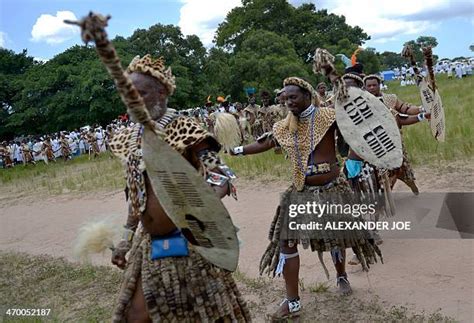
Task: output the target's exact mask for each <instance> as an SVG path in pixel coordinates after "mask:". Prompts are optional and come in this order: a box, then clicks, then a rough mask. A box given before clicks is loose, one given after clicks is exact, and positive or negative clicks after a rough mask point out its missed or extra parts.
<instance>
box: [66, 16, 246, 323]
mask: <svg viewBox="0 0 474 323" xmlns="http://www.w3.org/2000/svg"><path fill="white" fill-rule="evenodd" d="M109 19H110V16H103V15H100V14H95V13H93V12H90V13H89V15H88V16H86V17H84V18H83V19H81V20H79V21H68V20H67V21H65V22H66V23H68V24H72V25H77V26H79V27H80V28H81V38H82V40H83V41H84V42H86V43H87V42H89V41H94V43H95V45H96V51H97V53H98V54H99V57H100V59H101V60H102V62H103V63H104V65H105V66H106V68H107V70H108V72H109V74H110V75H111V76H112V77H113V79H114V82H115V85H116V87H117V90H118V92H119V94H120V96H121V98H122V100H123V101H124V103H125V104H126V106H127V110H128V112H129V113H130V115H131V116H133V119H134V121H135V122H136V124H135V125H134V126H133V127H131V128H126V129H124V130H123V131H121V132H119V133H117V134H116V135H115V136H114V137H113V139H112V141H111V142H110V149H111V151H112V153H114V154H115V155H116V156H117V157H118V158H119V159H120V160H121V161H122V163H123V165H124V166H125V174H126V193H127V198H128V213H129V214H128V219H127V224H126V230H125V232H124V237H123V240H122V241H121V242H120V243H119V244H118V245H117V246H116V248H114V250H113V254H112V263H114V264H116V265H117V266H119V267H121V268H125V273H124V280H123V282H122V285H121V288H120V292H119V298H118V306H117V308H116V309H115V311H114V314H113V321H114V322H123V321H133V322H150V321H153V322H161V321H166V322H197V321H199V322H203V321H204V322H208V321H226V322H227V321H232V322H246V321H250V315H249V312H248V310H247V306H246V304H245V301H244V300H243V299H242V296H241V294H240V292H239V290H238V289H237V286H236V284H235V282H234V280H233V278H232V275H231V272H230V271H227V270H224V269H222V268H220V267H217V266H214V265H212V264H211V263H210V262H208V261H206V260H205V259H204V258H203V257H202V256H201V255H200V254H199V253H198V252H197V251H196V249H195V248H194V247H193V246H192V245H190V244H188V242H187V240H186V239H185V238H184V237H183V234H182V233H181V232H180V230H178V228H177V227H176V226H175V224H174V223H173V222H172V220H171V219H170V218H169V217H168V215H167V214H166V212H165V211H164V209H163V207H162V205H161V203H160V201H159V200H158V198H157V196H156V195H155V193H154V191H153V188H152V186H151V183H150V178H149V177H148V175H147V171H146V167H145V166H146V165H145V162H144V158H143V151H142V148H141V145H142V137H143V132H144V129H145V127H146V128H148V129H149V130H150V131H152V132H155V133H157V134H158V133H159V134H160V136H161V135H162V136H164V138H163V140H164V141H165V142H166V143H167V144H169V145H170V146H171V147H172V148H173V149H175V150H176V151H177V152H178V153H180V154H181V155H182V156H183V157H184V158H185V159H186V160H187V161H188V162H189V163H190V164H191V165H192V166H194V167H195V168H196V169H197V170H198V171H200V172H202V174H206V175H207V178H206V181H207V182H210V183H214V184H216V185H215V186H214V190H215V192H216V193H217V195H218V196H220V197H223V196H225V195H226V194H228V192H229V191H230V190H231V189H232V184H231V182H230V178H229V177H226V176H224V175H223V174H227V172H225V171H224V170H225V169H226V168H223V167H221V161H220V159H219V158H218V156H217V152H218V151H219V148H220V145H219V144H218V143H217V141H216V140H215V139H214V138H213V137H212V136H211V135H210V134H209V133H207V132H206V131H205V130H204V129H202V128H201V127H200V126H199V125H198V124H196V123H195V121H194V120H192V119H190V118H186V117H182V116H179V115H177V114H176V112H175V111H167V101H168V97H169V96H170V95H172V94H173V92H174V90H175V78H174V76H173V75H172V73H171V69H170V68H165V66H164V62H163V60H162V59H157V60H153V59H152V58H151V57H150V55H145V56H144V57H142V58H140V57H138V56H137V57H135V58H134V59H133V60H132V62H131V63H130V65H129V66H128V69H127V71H126V72H124V71H123V69H122V65H121V62H120V59H119V58H118V56H117V53H116V51H115V48H114V47H113V44H112V43H111V42H110V40H109V39H108V36H107V33H106V31H105V27H106V26H107V24H108V20H109ZM156 158H160V156H156ZM229 176H230V175H229ZM216 177H217V178H218V179H219V181H216V180H214V179H215V178H216ZM213 180H214V181H213ZM183 193H184V192H183ZM184 194H186V193H184ZM209 212H212V210H209ZM127 253H129V256H128V259H126V258H125V255H126V254H127Z"/></svg>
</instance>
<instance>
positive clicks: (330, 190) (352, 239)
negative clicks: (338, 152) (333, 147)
mask: <svg viewBox="0 0 474 323" xmlns="http://www.w3.org/2000/svg"><path fill="white" fill-rule="evenodd" d="M295 191H296V190H295V189H294V187H293V186H291V187H290V188H288V189H287V190H286V191H285V193H283V194H282V196H281V201H283V200H285V199H286V198H287V197H288V194H294V192H295ZM303 192H311V193H313V199H312V201H314V202H316V203H318V204H325V203H327V202H329V203H335V202H337V203H354V202H355V201H356V199H355V196H354V195H353V192H352V190H351V188H350V186H349V184H348V182H347V180H346V179H345V176H344V175H343V174H341V175H340V176H339V177H338V178H336V179H335V180H333V181H332V182H330V183H329V184H326V185H324V186H307V185H305V186H304V189H303ZM322 193H324V194H322ZM327 194H330V196H331V200H329V199H328V198H327V197H328V195H327ZM336 200H337V201H336ZM281 205H282V202H280V205H279V206H278V207H277V210H276V213H275V216H274V218H273V221H272V223H271V225H270V232H269V234H268V239H269V240H270V243H269V245H268V247H267V249H266V250H265V252H264V254H263V256H262V258H261V260H260V275H262V274H264V273H266V274H268V275H272V276H273V277H275V275H276V273H277V267H278V263H279V258H280V244H281V243H282V242H284V243H285V244H287V245H290V246H291V245H297V244H301V245H302V246H303V248H304V249H307V248H311V251H317V252H318V256H319V260H320V262H321V264H322V266H323V269H324V271H325V273H326V275H327V276H329V272H328V270H327V268H326V266H325V265H324V262H323V260H322V253H323V252H324V251H337V250H342V249H345V248H353V250H354V253H355V254H356V255H357V257H358V258H359V259H360V260H361V264H362V267H363V269H364V270H368V268H369V264H370V263H374V262H377V255H378V257H379V259H380V260H381V261H382V262H383V259H382V253H381V251H380V249H379V248H378V246H377V245H376V244H375V243H374V241H373V239H372V237H371V235H370V233H369V232H368V231H365V230H353V231H350V232H346V233H347V234H345V235H344V238H342V237H341V238H339V237H338V236H337V235H336V234H335V232H333V231H330V230H319V231H314V232H313V233H312V234H311V237H306V238H305V237H301V236H300V238H299V239H296V240H284V239H282V238H281V236H280V234H281V232H282V226H283V223H286V222H287V221H286V220H285V219H284V217H288V214H286V213H285V212H284V211H283V208H282V207H281ZM323 217H324V215H323ZM347 220H348V221H354V218H353V217H352V215H347ZM358 221H363V220H362V219H359V220H358ZM339 236H340V235H339Z"/></svg>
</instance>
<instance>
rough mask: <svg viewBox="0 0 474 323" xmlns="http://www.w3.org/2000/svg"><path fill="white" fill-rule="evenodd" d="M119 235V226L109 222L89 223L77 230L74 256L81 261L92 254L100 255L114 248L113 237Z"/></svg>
mask: <svg viewBox="0 0 474 323" xmlns="http://www.w3.org/2000/svg"><path fill="white" fill-rule="evenodd" d="M119 234H120V226H119V225H116V224H114V223H113V222H112V221H111V220H102V221H98V222H90V223H87V224H85V225H83V226H82V227H81V228H80V229H79V235H78V237H77V240H76V243H75V244H74V255H75V256H76V257H77V258H79V259H81V260H88V259H89V256H90V255H91V254H93V253H102V252H104V251H106V250H107V249H110V248H113V247H114V243H113V240H114V237H116V236H117V235H119Z"/></svg>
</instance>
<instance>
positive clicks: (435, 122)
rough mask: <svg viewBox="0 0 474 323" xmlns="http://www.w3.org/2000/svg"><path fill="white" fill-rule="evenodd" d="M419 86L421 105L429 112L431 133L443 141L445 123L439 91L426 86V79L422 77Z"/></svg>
mask: <svg viewBox="0 0 474 323" xmlns="http://www.w3.org/2000/svg"><path fill="white" fill-rule="evenodd" d="M419 86H420V96H421V102H422V104H423V107H424V108H425V109H426V111H427V112H431V119H430V127H431V134H432V135H433V137H435V139H436V140H438V141H441V142H444V138H445V132H446V130H445V126H446V125H445V119H444V109H443V102H441V97H440V96H439V91H436V92H435V93H433V91H432V90H431V88H430V87H429V86H428V82H427V81H426V79H423V80H422V81H421V82H420V85H419Z"/></svg>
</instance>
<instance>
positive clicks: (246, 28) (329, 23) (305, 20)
mask: <svg viewBox="0 0 474 323" xmlns="http://www.w3.org/2000/svg"><path fill="white" fill-rule="evenodd" d="M255 30H267V31H270V32H274V33H276V34H278V35H282V36H286V37H287V38H288V39H289V40H290V41H291V42H292V43H293V46H294V48H295V50H296V52H297V54H298V55H299V56H300V58H302V59H303V60H304V61H305V62H309V61H310V60H311V58H312V54H313V52H314V50H315V49H316V48H317V47H324V48H327V47H328V46H334V45H337V44H338V43H339V41H340V40H341V39H347V40H348V43H349V44H351V45H361V44H362V43H363V42H364V41H366V40H368V39H369V37H368V36H367V34H365V33H364V32H363V31H362V29H361V28H359V27H351V26H349V25H348V24H347V23H346V21H345V18H344V16H337V15H334V14H328V12H327V11H326V10H319V11H318V10H316V7H315V6H314V4H302V5H301V6H299V7H297V8H295V7H293V6H292V5H290V4H289V3H288V1H286V0H243V1H242V6H241V7H236V8H234V9H232V10H231V11H230V12H229V13H228V14H227V16H226V18H225V20H224V21H223V22H222V23H221V24H219V27H218V28H217V31H216V35H215V42H216V44H217V45H218V46H223V47H226V48H227V49H228V50H233V51H234V52H238V51H239V50H240V48H241V45H242V43H243V41H244V40H245V39H246V38H247V37H248V35H249V34H250V33H251V32H252V31H255ZM337 50H339V51H340V50H343V48H338V49H337Z"/></svg>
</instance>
